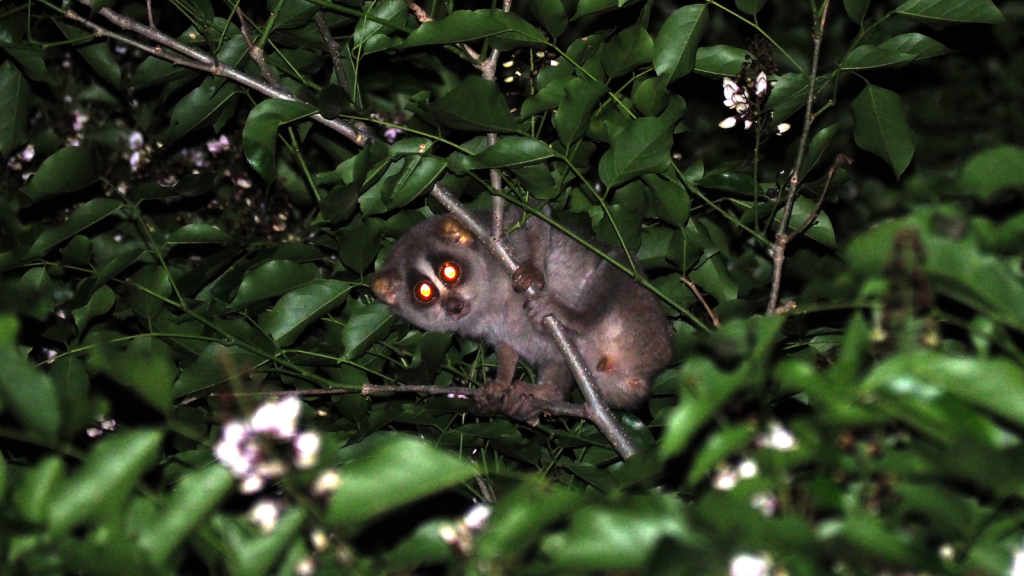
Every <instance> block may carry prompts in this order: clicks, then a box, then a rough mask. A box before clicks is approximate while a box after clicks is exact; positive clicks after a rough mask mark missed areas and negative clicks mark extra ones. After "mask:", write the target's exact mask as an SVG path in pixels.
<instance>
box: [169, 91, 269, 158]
mask: <svg viewBox="0 0 1024 576" xmlns="http://www.w3.org/2000/svg"><path fill="white" fill-rule="evenodd" d="M236 94H238V87H237V86H236V85H235V84H234V83H232V82H225V81H223V80H222V79H218V78H212V77H211V78H207V79H205V80H203V83H202V84H200V85H199V86H198V87H196V88H195V89H194V90H192V91H191V92H189V93H188V94H186V95H185V97H184V98H182V99H181V100H180V101H178V103H177V104H176V105H175V106H174V109H173V110H171V125H170V126H169V127H168V128H167V132H166V133H165V134H164V142H165V144H170V143H172V142H174V141H175V140H177V139H178V138H181V137H182V136H184V135H185V134H188V133H189V132H191V131H192V130H194V129H195V128H197V127H199V126H201V125H203V124H205V123H207V122H212V121H213V120H214V119H215V117H214V114H216V113H217V112H219V111H220V109H221V107H223V106H224V105H225V104H227V103H228V100H230V99H231V98H233V97H234V96H235V95H236ZM276 101H277V100H268V101H267V102H276ZM243 137H244V135H243Z"/></svg>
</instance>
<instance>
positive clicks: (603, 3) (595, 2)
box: [572, 0, 639, 20]
mask: <svg viewBox="0 0 1024 576" xmlns="http://www.w3.org/2000/svg"><path fill="white" fill-rule="evenodd" d="M637 2H639V0H580V2H579V5H578V6H577V7H576V13H575V14H574V15H573V17H572V19H573V20H579V19H580V18H583V17H584V16H590V15H591V14H597V13H598V12H604V11H605V10H613V9H615V8H623V7H625V6H629V5H630V4H636V3H637Z"/></svg>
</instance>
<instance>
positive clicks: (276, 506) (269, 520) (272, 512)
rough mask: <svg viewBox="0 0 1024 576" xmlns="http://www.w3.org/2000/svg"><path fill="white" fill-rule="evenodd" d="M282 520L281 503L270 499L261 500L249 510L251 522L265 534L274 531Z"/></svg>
mask: <svg viewBox="0 0 1024 576" xmlns="http://www.w3.org/2000/svg"><path fill="white" fill-rule="evenodd" d="M280 518H281V503H280V502H278V501H276V500H271V499H269V498H264V499H261V500H259V501H258V502H256V504H255V505H254V506H253V507H252V508H251V509H250V510H249V521H250V522H252V523H253V524H255V525H256V526H257V527H259V529H260V531H261V532H263V533H264V534H268V533H270V532H271V531H273V530H274V527H275V526H277V521H278V520H279V519H280Z"/></svg>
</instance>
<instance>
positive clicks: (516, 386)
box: [501, 361, 573, 426]
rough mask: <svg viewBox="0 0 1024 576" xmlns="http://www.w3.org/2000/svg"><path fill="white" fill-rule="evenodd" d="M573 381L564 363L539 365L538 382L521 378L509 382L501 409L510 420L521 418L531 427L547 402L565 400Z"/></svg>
mask: <svg viewBox="0 0 1024 576" xmlns="http://www.w3.org/2000/svg"><path fill="white" fill-rule="evenodd" d="M572 383H573V379H572V372H570V371H569V366H568V365H567V364H566V363H565V362H562V361H558V362H550V363H548V364H544V365H541V366H540V369H539V370H538V372H537V384H529V383H527V382H523V381H520V380H517V381H515V382H513V383H512V386H511V387H510V388H509V390H508V392H507V393H506V394H505V402H504V405H503V406H502V408H501V411H502V412H504V413H505V414H506V415H508V417H509V418H512V419H513V420H521V421H523V422H526V423H528V424H530V425H531V426H534V425H536V424H537V422H538V421H539V420H540V414H541V412H543V411H544V408H545V407H546V406H547V405H548V404H550V403H552V402H561V401H562V400H563V399H565V395H566V393H567V392H568V391H569V388H570V387H571V386H572Z"/></svg>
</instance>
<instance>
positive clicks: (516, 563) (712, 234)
mask: <svg viewBox="0 0 1024 576" xmlns="http://www.w3.org/2000/svg"><path fill="white" fill-rule="evenodd" d="M620 4H622V5H621V6H620ZM417 8H422V9H423V14H425V15H429V17H430V18H432V19H433V22H430V23H428V24H424V23H422V22H423V20H424V18H418V17H417V14H416V13H415V12H414V11H413V10H411V9H410V5H408V4H407V3H406V2H405V1H404V0H375V1H369V2H360V1H359V0H340V1H338V2H329V1H326V0H316V1H311V0H310V1H306V0H270V1H268V2H266V3H258V4H257V3H252V4H251V5H247V4H245V3H242V4H238V5H236V4H234V3H227V2H210V1H209V0H173V1H171V2H156V3H153V6H152V13H151V15H152V17H153V21H154V24H155V27H153V28H149V27H148V22H149V17H150V13H149V12H147V4H146V3H145V2H140V1H125V0H122V1H120V2H113V1H99V0H93V1H92V2H89V3H86V2H81V1H79V2H70V1H69V2H66V3H65V4H64V5H57V4H55V3H53V2H50V1H43V0H20V1H18V0H10V1H7V2H3V3H0V154H2V155H3V158H4V161H5V162H6V167H5V168H4V169H3V170H2V171H0V566H2V567H3V568H2V570H0V572H3V573H11V574H65V573H76V574H78V573H80V574H104V575H105V574H140V573H147V574H148V573H152V574H269V573H277V574H291V573H299V574H308V573H313V572H314V571H316V573H320V574H334V573H338V574H352V573H359V574H362V573H365V574H383V573H392V574H418V573H424V574H434V573H437V574H440V573H452V574H461V573H482V574H489V573H508V574H519V573H523V574H527V573H529V574H548V573H550V574H576V573H580V574H583V573H653V574H676V573H709V574H722V573H725V572H730V573H732V574H734V575H736V576H748V575H750V576H753V575H756V574H775V575H777V576H782V575H784V574H794V575H796V574H800V575H803V574H820V573H833V574H837V575H847V574H896V573H911V572H913V573H928V574H946V573H949V574H962V573H969V574H1006V573H1011V574H1014V575H1016V574H1019V573H1021V571H1022V570H1024V560H1022V559H1024V527H1022V519H1024V501H1022V495H1024V492H1022V489H1024V468H1022V466H1024V464H1022V462H1024V458H1022V456H1024V454H1022V449H1024V448H1022V443H1021V435H1022V433H1024V353H1022V351H1021V347H1022V346H1024V338H1022V332H1024V270H1022V252H1021V246H1022V244H1024V212H1022V196H1021V191H1022V190H1024V148H1021V146H1020V144H1021V136H1020V134H1022V133H1024V112H1022V111H1021V103H1022V102H1024V94H1022V92H1024V77H1022V76H1024V54H1022V51H1021V49H1022V43H1021V38H1020V36H1021V33H1022V30H1024V3H1021V2H1017V1H1013V2H1002V3H997V4H992V3H991V2H990V0H957V1H953V0H908V1H906V2H898V1H888V0H876V1H874V2H871V1H869V0H844V1H840V0H831V2H824V3H819V2H799V3H798V2H786V1H781V0H771V1H767V0H736V1H735V2H734V1H733V0H723V1H722V2H717V1H711V2H708V3H696V4H681V3H677V2H670V1H665V0H647V1H633V0H627V1H625V2H615V1H611V0H578V1H572V0H567V1H559V0H521V1H520V0H513V2H512V13H511V14H503V13H502V12H501V6H494V7H491V6H485V5H481V6H478V5H476V4H475V3H457V2H447V3H446V2H433V1H428V2H426V3H424V4H422V5H420V6H417ZM826 8H827V13H826V17H825V18H824V22H825V25H824V28H823V29H822V30H821V31H820V36H816V30H817V22H819V21H821V20H820V19H821V18H822V12H823V10H825V9H826ZM101 9H103V10H101ZM236 9H237V10H236ZM66 11H71V13H72V14H74V15H75V17H74V18H70V17H66ZM118 15H122V16H124V17H127V18H130V19H132V20H134V21H135V22H136V23H137V24H136V27H137V28H136V29H135V30H122V29H121V28H120V27H119V25H118V21H117V20H116V17H117V16H118ZM241 18H244V20H245V22H246V24H245V26H244V30H245V34H246V35H247V36H248V39H247V38H245V37H244V36H243V34H242V31H243V28H242V27H240V26H241V22H242V20H241ZM318 18H319V19H322V21H323V24H324V25H326V27H327V28H328V29H329V30H330V35H331V37H333V38H334V39H335V40H336V41H337V42H338V43H339V45H340V52H339V53H340V62H341V65H340V68H341V72H342V73H341V76H342V77H343V79H344V82H342V84H344V85H339V80H338V74H336V70H335V69H334V68H333V67H332V62H331V59H330V55H329V52H328V49H327V43H326V42H325V39H324V37H323V35H322V33H321V31H320V30H319V29H318V27H317V23H316V19H318ZM90 26H92V27H90ZM161 34H164V35H165V36H161ZM816 38H820V48H821V50H820V58H819V61H818V65H817V68H816V69H815V71H816V73H817V76H818V81H817V83H816V84H815V86H816V98H815V100H814V104H813V108H812V110H813V113H814V115H813V121H812V123H811V124H810V125H809V126H808V127H806V128H805V121H804V118H805V116H804V114H805V104H806V95H807V87H808V76H807V73H808V72H810V71H811V69H812V59H813V53H814V48H815V40H816ZM174 39H179V40H180V41H181V42H182V44H177V45H175V44H174V42H175V41H174ZM250 42H251V44H252V45H255V46H257V47H258V50H257V51H254V50H252V49H251V46H250ZM157 45H161V46H162V48H161V50H162V52H161V53H159V54H156V53H154V52H153V47H155V46H157ZM495 49H496V50H498V51H499V52H500V57H499V59H498V61H497V62H498V63H499V65H498V66H497V77H496V79H495V80H496V81H495V82H490V81H489V79H488V78H487V76H486V74H484V73H482V71H481V69H480V68H481V66H480V64H481V62H480V61H476V60H474V58H475V56H473V55H472V54H475V53H480V54H483V55H484V56H487V55H488V54H490V53H491V50H495ZM147 51H148V52H147ZM254 53H256V54H259V55H263V57H262V58H261V57H259V56H257V57H256V58H255V59H254V58H253V54H254ZM471 53H472V54H471ZM167 54H170V55H171V56H172V57H173V58H176V59H177V65H172V64H171V63H169V62H167V61H166V60H165V59H164V58H166V57H167ZM209 54H216V58H215V59H214V58H208V57H207V55H209ZM745 57H746V58H745ZM203 58H207V59H206V60H203ZM257 60H263V62H262V66H260V65H258V62H257ZM506 64H507V65H506ZM225 65H226V66H230V67H233V70H236V71H237V74H236V75H233V74H234V73H226V72H225V69H224V67H223V66H225ZM760 71H765V72H767V73H768V79H770V80H771V81H772V83H771V84H770V85H768V86H766V87H765V89H764V93H763V96H762V97H760V98H759V97H758V96H757V93H756V91H755V89H754V88H753V87H754V86H756V77H757V73H758V72H760ZM214 72H215V73H214ZM723 77H731V78H735V79H737V81H738V82H740V83H741V84H743V83H744V82H745V81H750V82H751V86H752V88H751V89H750V91H749V93H748V94H747V97H748V98H747V100H748V104H749V106H750V108H748V111H750V112H751V114H750V115H747V116H745V117H743V118H739V119H738V121H737V124H738V125H737V126H736V127H734V128H731V129H723V128H720V127H719V123H720V122H721V121H722V120H723V119H725V118H726V117H728V116H730V115H734V114H738V113H740V112H742V111H739V110H732V111H730V110H729V109H727V108H726V107H724V106H723V105H722V93H723V92H722V91H723V83H722V82H723ZM286 94H288V95H290V96H288V98H287V99H286V98H283V97H282V96H284V95H286ZM274 95H276V96H278V97H276V98H275V97H273V96H274ZM753 111H756V112H758V115H757V116H756V117H755V116H753V115H752V112H753ZM316 113H319V114H320V115H322V117H321V118H314V116H313V115H314V114H316ZM745 119H749V120H751V121H752V124H753V126H752V127H751V128H750V129H749V130H744V128H743V123H744V120H745ZM783 122H785V123H787V124H788V125H791V128H790V129H789V130H788V131H785V130H782V129H781V128H784V127H783V126H781V125H782V123H783ZM776 132H782V133H781V134H779V135H777V134H776ZM488 134H494V135H496V143H495V144H493V145H489V144H488V139H487V135H488ZM803 136H806V141H807V143H806V152H807V154H806V155H805V157H804V161H803V162H802V163H801V166H800V170H799V172H798V175H799V180H800V185H799V187H798V188H797V189H796V192H797V197H796V203H795V209H794V211H793V216H792V220H791V222H790V226H789V229H788V230H789V231H793V230H795V229H796V228H798V227H799V226H800V224H801V223H802V222H804V220H805V219H806V218H807V217H808V215H811V216H812V217H813V216H814V215H815V210H816V208H815V204H816V202H818V200H819V198H823V200H822V204H821V211H820V214H818V215H817V216H818V217H817V219H816V220H813V221H814V224H813V225H811V226H809V227H808V228H807V229H806V230H804V231H803V232H802V233H801V234H797V235H795V236H794V237H793V238H792V241H791V242H789V244H788V246H786V253H785V254H786V259H785V261H784V263H780V264H775V263H774V262H773V259H772V256H771V255H770V252H769V249H770V248H771V247H772V244H773V242H776V247H777V246H778V244H777V241H776V230H777V228H778V226H779V224H778V222H779V214H780V213H781V212H783V211H784V206H785V202H786V198H787V194H788V192H789V188H788V187H787V180H788V178H789V175H790V174H791V172H792V171H793V169H794V166H795V162H796V158H797V156H798V152H799V149H800V147H801V142H802V137H803ZM371 141H372V143H370V144H368V142H371ZM837 155H842V156H843V157H845V160H843V161H838V160H836V158H837ZM490 169H499V170H500V174H501V175H502V176H503V177H504V185H503V189H502V191H501V192H500V194H501V195H503V196H505V197H507V198H508V201H510V202H513V203H517V204H522V203H524V202H527V201H533V202H536V201H543V202H547V203H550V204H551V205H552V207H553V208H554V210H553V219H554V221H555V222H556V223H559V224H562V225H567V226H570V227H573V228H574V229H580V230H589V231H591V232H592V234H593V236H594V237H595V238H596V239H597V241H596V243H595V246H596V248H595V249H597V250H599V251H601V250H607V249H608V248H611V247H618V246H625V247H626V248H629V249H630V250H631V251H633V252H634V253H635V254H636V265H637V270H643V271H644V273H645V274H646V279H644V278H640V277H639V276H638V278H639V279H640V281H642V282H643V283H644V284H645V285H646V286H648V287H649V288H651V289H652V290H655V291H656V293H657V295H658V296H659V297H660V298H661V299H662V301H663V303H664V311H665V313H666V315H668V316H669V317H670V318H671V320H672V322H673V326H674V327H675V331H676V337H675V342H674V351H673V364H672V366H671V367H670V368H669V369H668V370H666V371H665V372H664V373H663V374H661V375H660V376H659V377H658V378H657V379H656V382H655V385H654V394H653V396H652V398H651V399H650V401H649V402H648V404H647V405H646V406H644V407H643V408H641V409H640V410H637V411H636V412H635V413H622V414H618V415H617V416H618V417H619V418H620V420H621V424H622V425H623V426H624V428H625V430H626V431H627V433H628V434H629V435H630V437H632V439H633V441H634V442H635V443H636V445H637V447H638V449H639V450H638V452H637V454H636V455H634V456H632V457H630V458H628V459H624V458H622V457H621V456H620V455H619V454H617V453H616V451H615V450H614V449H613V448H612V446H611V445H610V444H609V443H608V442H607V441H606V440H605V438H604V436H603V435H602V434H601V432H600V431H599V430H598V428H596V427H595V426H594V425H593V424H591V423H590V422H587V421H581V420H578V419H572V418H567V417H548V418H544V419H542V420H541V422H540V424H538V425H537V426H532V427H531V426H528V425H525V424H518V423H514V422H510V421H508V420H507V419H504V418H501V417H496V418H489V417H482V416H480V415H477V414H474V413H473V412H472V411H471V410H470V408H469V404H468V403H467V401H466V400H465V399H462V398H459V397H457V395H448V394H410V393H407V392H393V391H389V392H387V393H384V391H383V390H382V389H377V390H376V393H373V394H367V395H364V394H360V392H361V391H363V390H364V387H366V386H370V387H371V388H372V387H373V386H391V385H394V386H401V385H432V386H438V387H451V386H454V387H478V386H481V385H482V384H483V383H484V382H486V380H487V378H488V377H489V376H490V375H492V374H493V370H494V366H495V364H496V360H495V357H494V354H493V350H490V349H489V348H488V347H486V346H483V345H481V343H479V342H475V341H471V340H465V339H460V338H457V337H453V336H452V335H448V334H437V333H423V332H421V331H419V330H417V329H415V328H413V327H410V326H409V325H408V324H406V323H404V322H403V321H401V320H398V319H396V318H395V317H393V316H392V315H391V314H390V313H389V312H388V310H387V308H386V307H385V306H384V305H383V304H381V303H379V302H377V301H375V299H374V298H373V297H372V294H371V293H370V290H369V286H368V284H369V280H370V278H371V275H372V273H373V271H374V269H375V267H376V266H377V265H378V263H379V262H380V260H381V258H382V257H383V255H384V254H386V253H387V250H388V247H389V246H390V245H391V243H392V242H393V241H394V239H395V238H396V237H398V236H400V235H401V234H402V232H403V231H405V230H407V229H408V228H409V227H411V226H412V225H413V224H415V223H416V222H418V221H420V220H422V219H423V218H425V217H428V216H430V215H432V214H440V213H443V212H444V209H443V208H442V207H441V205H440V204H439V203H438V202H437V200H436V199H435V198H434V197H433V196H431V195H430V191H431V190H432V188H433V186H434V184H435V183H439V182H440V183H443V185H445V186H446V187H447V188H449V189H450V190H452V192H453V193H454V194H455V196H457V197H458V198H459V199H460V200H461V201H462V202H464V203H466V204H468V205H469V206H471V207H473V208H476V209H480V210H486V209H487V208H488V207H489V206H490V205H491V199H492V197H493V194H495V193H496V191H495V190H494V189H493V188H492V186H491V183H490V180H489V177H490V174H489V171H490ZM830 178H831V179H830ZM783 232H786V231H785V230H784V231H783ZM773 266H781V269H782V279H781V300H780V301H779V302H774V301H773V300H772V297H771V295H770V294H771V288H772V272H773ZM627 272H630V273H632V272H633V270H632V269H627ZM681 279H685V280H687V281H689V282H692V284H693V287H694V289H695V290H696V291H697V292H699V294H700V295H701V297H702V298H704V300H705V302H706V305H705V304H703V303H702V302H700V301H698V298H697V297H696V296H695V293H694V291H691V289H690V288H688V287H687V285H686V284H685V283H684V282H681ZM773 304H782V305H783V306H782V309H781V310H774V309H773V308H774V306H772V305H773ZM794 305H795V306H794ZM766 310H768V312H766ZM776 312H781V313H776ZM713 317H714V319H715V320H717V321H719V322H720V327H717V326H714V325H713V320H712V318H713ZM521 373H522V375H523V377H525V378H527V379H529V378H532V374H531V373H530V371H529V369H528V368H527V367H525V366H523V367H522V368H521ZM316 390H327V391H334V392H337V393H336V394H322V395H314V394H313V393H310V391H316ZM287 391H303V392H304V393H305V395H304V396H303V404H302V406H303V407H302V410H301V414H300V416H299V422H300V423H299V426H300V430H305V431H309V432H314V433H316V434H317V435H318V438H319V439H320V448H319V457H318V459H317V461H316V463H315V464H314V465H313V466H312V467H305V466H298V465H293V464H292V463H290V462H288V458H289V455H288V454H289V453H288V450H289V447H288V446H287V443H285V442H269V441H264V442H263V443H262V444H260V446H261V449H262V450H263V451H264V452H263V453H262V455H261V457H262V458H265V459H266V461H275V460H274V459H275V458H281V460H280V461H281V462H283V464H282V466H284V468H285V469H286V473H284V474H278V475H270V476H272V477H271V478H270V481H269V482H268V485H267V486H265V487H263V488H262V489H260V490H257V491H256V492H257V493H256V494H245V493H242V492H244V490H241V491H240V489H239V481H238V479H236V478H235V477H233V476H232V474H231V473H229V472H228V468H227V467H225V466H224V465H222V464H220V463H218V462H217V459H216V458H215V457H214V450H215V449H216V448H215V446H216V445H217V443H218V441H219V440H220V439H221V438H222V434H223V433H224V430H225V429H227V428H229V427H230V426H228V423H230V422H240V421H242V420H243V419H245V418H248V417H250V416H251V415H252V414H253V412H254V411H255V410H256V409H257V406H259V405H260V404H261V403H263V402H267V401H273V400H274V399H275V397H273V396H270V395H269V394H272V393H275V392H287ZM344 392H347V393H344ZM253 393H256V394H253ZM450 396H455V397H450ZM571 399H572V400H573V401H576V402H579V401H581V397H580V395H579V393H578V392H574V393H573V397H572V398H571ZM325 479H333V480H334V482H335V483H334V484H330V485H327V484H324V482H327V480H325ZM328 484H329V483H328ZM325 486H326V487H325ZM483 502H485V503H487V504H486V508H473V507H474V504H475V503H483ZM261 506H262V507H261ZM261 510H262V514H263V515H260V514H261V513H260V511H261ZM268 510H270V511H272V512H274V513H275V514H276V515H274V514H271V515H270V516H269V517H268V516H267V515H266V512H267V511H268ZM481 510H486V511H489V512H490V516H489V518H488V519H487V521H486V523H484V524H481V523H480V522H479V515H480V514H481Z"/></svg>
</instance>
